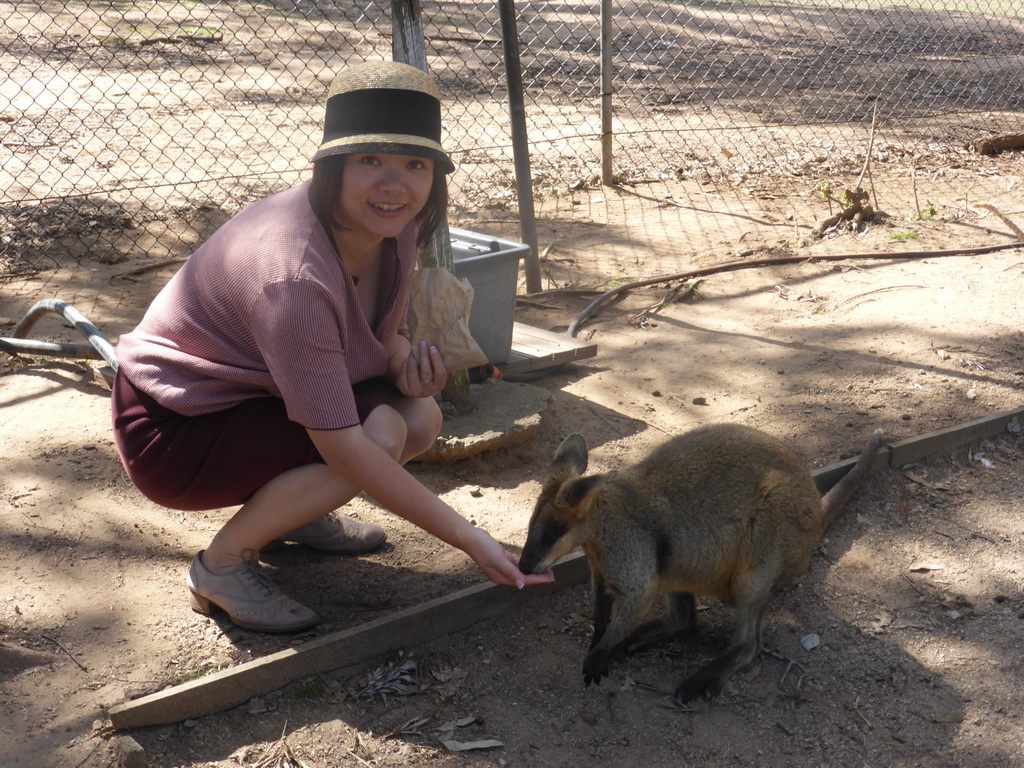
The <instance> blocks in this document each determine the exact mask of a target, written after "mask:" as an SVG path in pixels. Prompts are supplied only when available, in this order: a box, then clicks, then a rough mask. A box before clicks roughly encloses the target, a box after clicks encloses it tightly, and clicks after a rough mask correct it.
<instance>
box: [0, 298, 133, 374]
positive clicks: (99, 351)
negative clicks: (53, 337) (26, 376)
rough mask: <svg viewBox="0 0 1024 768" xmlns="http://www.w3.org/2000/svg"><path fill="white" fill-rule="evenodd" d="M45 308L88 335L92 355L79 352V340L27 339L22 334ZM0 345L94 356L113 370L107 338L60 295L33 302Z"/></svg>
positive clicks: (114, 361)
mask: <svg viewBox="0 0 1024 768" xmlns="http://www.w3.org/2000/svg"><path fill="white" fill-rule="evenodd" d="M48 312H53V313H54V314H58V315H61V316H62V317H63V318H64V319H65V320H67V321H68V322H69V323H71V324H72V325H74V326H75V328H76V329H78V331H79V332H80V333H81V334H82V335H83V336H85V338H86V339H88V341H89V344H90V345H91V346H92V348H93V349H94V350H95V352H96V355H95V357H92V356H91V355H86V354H85V353H84V352H83V345H80V344H60V343H56V342H41V341H28V340H26V337H27V336H28V333H29V331H31V330H32V328H33V327H35V324H36V323H38V322H39V320H40V319H42V317H43V315H45V314H46V313H48ZM0 342H5V343H4V344H0V349H4V350H5V351H8V349H9V348H10V347H14V348H15V351H17V349H18V348H20V349H21V351H24V352H29V353H30V354H43V355H53V356H55V357H76V358H84V359H95V360H99V359H102V360H106V361H107V363H108V364H109V365H110V367H111V368H113V369H114V371H115V372H116V371H117V356H116V354H115V353H114V346H113V344H111V343H110V342H109V341H107V340H106V339H105V338H104V337H103V334H101V333H100V331H99V329H98V328H97V327H96V326H95V325H93V324H92V323H91V322H89V320H88V318H86V316H85V315H83V314H82V313H81V312H79V311H78V310H77V309H75V308H74V307H72V306H71V305H70V304H68V303H67V302H66V301H61V300H60V299H43V300H42V301H39V302H37V303H36V304H35V306H33V307H32V309H30V310H29V311H28V312H27V313H25V316H24V317H23V318H22V319H21V322H20V323H18V325H17V326H15V328H14V331H13V332H12V333H11V338H10V339H0ZM35 350H46V351H35Z"/></svg>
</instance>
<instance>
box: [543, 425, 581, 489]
mask: <svg viewBox="0 0 1024 768" xmlns="http://www.w3.org/2000/svg"><path fill="white" fill-rule="evenodd" d="M586 471H587V441H586V440H584V439H583V435H579V434H574V435H569V436H568V437H567V438H565V440H563V441H562V444H561V445H560V446H558V450H557V451H555V458H554V459H553V460H552V462H551V469H550V471H549V472H548V474H549V475H550V476H551V477H560V478H562V479H566V478H568V477H569V476H571V475H577V476H579V475H582V474H583V473H584V472H586Z"/></svg>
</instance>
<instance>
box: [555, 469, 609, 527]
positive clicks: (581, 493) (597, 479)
mask: <svg viewBox="0 0 1024 768" xmlns="http://www.w3.org/2000/svg"><path fill="white" fill-rule="evenodd" d="M616 474H617V473H616V472H614V471H612V472H605V473H604V474H603V475H590V476H589V477H581V478H579V479H578V480H572V481H570V482H568V483H565V484H563V485H562V487H561V488H560V489H559V490H558V495H557V496H555V501H554V505H555V507H557V508H558V509H561V510H571V517H573V518H574V519H577V520H579V519H581V518H583V517H586V515H587V514H588V513H589V512H590V507H591V506H592V505H593V503H594V494H595V493H596V492H597V491H598V490H599V489H600V488H601V486H602V485H604V484H605V483H607V482H608V481H609V480H611V479H612V478H613V477H615V475H616Z"/></svg>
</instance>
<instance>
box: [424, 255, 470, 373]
mask: <svg viewBox="0 0 1024 768" xmlns="http://www.w3.org/2000/svg"><path fill="white" fill-rule="evenodd" d="M472 306H473V286H471V285H470V284H469V280H466V279H465V278H463V279H461V280H460V279H459V278H457V277H455V275H453V274H452V273H451V272H449V271H448V270H447V269H444V268H443V267H425V268H423V269H414V270H413V271H412V275H410V277H409V314H408V323H409V337H410V338H411V339H412V344H413V349H416V348H417V347H418V345H419V343H420V341H424V340H425V341H426V342H427V343H428V344H432V345H433V346H435V347H437V348H438V350H440V352H441V355H442V356H443V357H444V364H445V365H446V366H447V368H448V370H449V371H464V370H467V369H469V368H475V367H476V366H478V365H483V364H484V363H486V362H487V355H485V354H484V352H483V350H482V349H480V345H479V344H477V343H476V341H475V340H474V339H473V336H472V334H470V332H469V311H470V309H471V308H472Z"/></svg>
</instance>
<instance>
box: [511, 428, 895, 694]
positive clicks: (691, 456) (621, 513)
mask: <svg viewBox="0 0 1024 768" xmlns="http://www.w3.org/2000/svg"><path fill="white" fill-rule="evenodd" d="M881 440H882V433H881V430H877V431H876V432H875V434H874V435H872V437H871V440H870V441H869V442H868V445H867V447H866V448H865V450H864V453H863V455H862V457H861V459H860V460H859V461H858V462H857V463H856V464H855V466H854V468H853V469H852V470H851V471H850V472H849V473H847V475H846V476H844V477H843V478H842V479H841V480H840V481H839V483H837V485H836V487H835V488H833V489H832V490H831V491H829V493H828V494H826V496H825V498H824V499H823V498H822V497H821V495H820V494H819V493H818V490H817V488H816V487H815V485H814V480H813V478H812V477H811V473H810V471H809V470H808V468H807V465H806V464H805V463H804V462H803V461H802V460H801V459H800V458H799V457H798V456H797V455H796V454H795V453H794V452H793V451H791V450H790V449H789V448H787V447H786V446H785V445H783V444H782V443H781V442H779V441H778V440H776V439H775V438H773V437H771V436H770V435H767V434H765V433H764V432H761V431H759V430H756V429H752V428H750V427H745V426H741V425H737V424H714V425H709V426H705V427H700V428H698V429H695V430H693V431H691V432H688V433H686V434H684V435H681V436H679V437H676V438H673V439H672V440H669V441H668V442H666V443H664V444H663V445H662V446H660V447H659V448H657V449H655V451H654V452H653V453H651V455H650V456H648V457H647V458H646V459H644V460H643V461H641V462H640V463H639V464H637V465H636V466H634V467H630V468H629V469H624V470H622V471H621V472H608V473H604V474H600V475H584V473H585V472H586V469H587V458H588V457H587V446H586V442H585V441H584V439H583V438H582V437H581V436H580V435H570V436H569V437H567V438H566V439H565V440H564V441H563V442H562V444H561V446H559V448H558V450H557V451H556V452H555V456H554V459H553V461H552V465H551V469H550V471H549V475H548V478H547V479H546V480H545V482H544V484H543V488H542V491H541V495H540V498H539V499H538V500H537V504H536V507H535V508H534V512H533V516H532V517H531V519H530V527H529V532H528V534H527V539H526V545H525V546H524V547H523V554H522V557H521V559H520V568H521V569H522V571H523V572H524V573H540V572H542V571H545V570H547V569H548V568H550V567H551V565H552V563H554V561H555V560H557V559H558V558H560V557H562V556H563V555H566V554H568V553H569V552H571V551H572V550H574V549H576V547H578V546H582V547H583V549H584V551H585V552H586V555H587V561H588V563H589V564H590V572H591V583H592V587H593V591H594V635H593V639H592V642H591V650H590V653H589V654H588V655H587V658H586V660H585V661H584V663H583V679H584V682H585V683H586V684H588V685H589V684H590V683H591V682H596V683H600V681H601V678H602V677H603V676H606V675H607V674H608V663H609V660H610V658H611V657H612V655H613V653H615V652H616V651H617V650H619V649H628V650H633V649H636V648H638V647H645V646H648V645H651V644H653V643H656V642H659V641H661V640H664V639H667V638H670V637H676V636H679V635H681V634H684V633H688V632H692V631H694V630H695V628H696V607H695V603H694V597H693V596H694V594H703V595H713V596H715V597H718V598H719V599H721V600H723V601H724V602H726V603H727V604H729V605H731V606H732V607H733V608H734V609H735V610H736V629H735V632H734V634H733V637H732V641H731V642H730V644H729V647H728V648H727V649H726V650H725V652H724V653H723V654H721V655H720V656H718V657H717V658H715V659H714V660H713V661H711V662H710V663H709V664H707V665H706V666H704V667H702V668H701V669H699V670H698V671H697V672H696V673H694V674H693V675H691V676H690V677H689V678H687V679H686V680H684V681H683V682H682V683H681V684H680V685H679V687H678V688H677V689H676V695H675V697H676V700H677V701H679V702H685V701H689V700H691V699H694V698H696V697H698V696H702V697H704V698H706V699H710V698H712V697H714V696H716V695H717V694H719V693H720V692H721V691H722V689H723V688H724V687H725V685H726V683H728V681H729V678H730V677H731V676H732V675H733V673H734V672H736V670H738V669H740V668H741V667H743V666H745V665H746V664H748V663H749V662H750V661H751V660H752V659H753V658H754V656H755V655H756V654H757V653H758V651H759V650H760V647H761V645H760V628H761V616H762V613H763V612H764V609H765V606H766V604H767V603H768V600H769V599H770V598H771V596H772V595H773V594H774V592H775V591H776V590H778V589H779V588H781V587H784V586H786V585H788V584H792V583H793V582H794V581H795V580H796V579H797V578H799V576H800V575H801V574H803V573H804V572H805V571H806V570H807V567H808V565H809V563H810V558H811V554H812V552H813V551H814V548H815V547H816V546H817V544H818V542H819V540H820V538H821V534H822V532H823V531H824V529H825V527H826V526H827V524H828V523H829V522H831V520H832V519H833V518H834V517H835V515H836V513H838V511H839V509H840V508H841V507H842V505H843V504H844V503H845V502H846V501H847V499H848V498H849V496H850V495H851V494H852V493H853V491H854V490H855V489H856V487H857V486H858V485H859V484H860V482H861V481H862V480H863V478H864V477H865V476H866V475H867V474H868V473H869V472H870V468H871V463H872V461H873V459H874V457H875V454H876V453H877V452H878V448H879V446H880V445H881ZM658 592H667V593H669V596H668V600H667V606H666V609H665V612H664V614H663V615H662V616H661V617H659V618H656V619H653V620H650V621H647V622H645V623H644V624H640V619H641V618H642V617H643V616H644V614H645V613H646V612H647V608H648V607H649V604H650V602H651V600H652V598H653V597H654V595H655V594H656V593H658ZM638 625H639V626H638Z"/></svg>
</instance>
